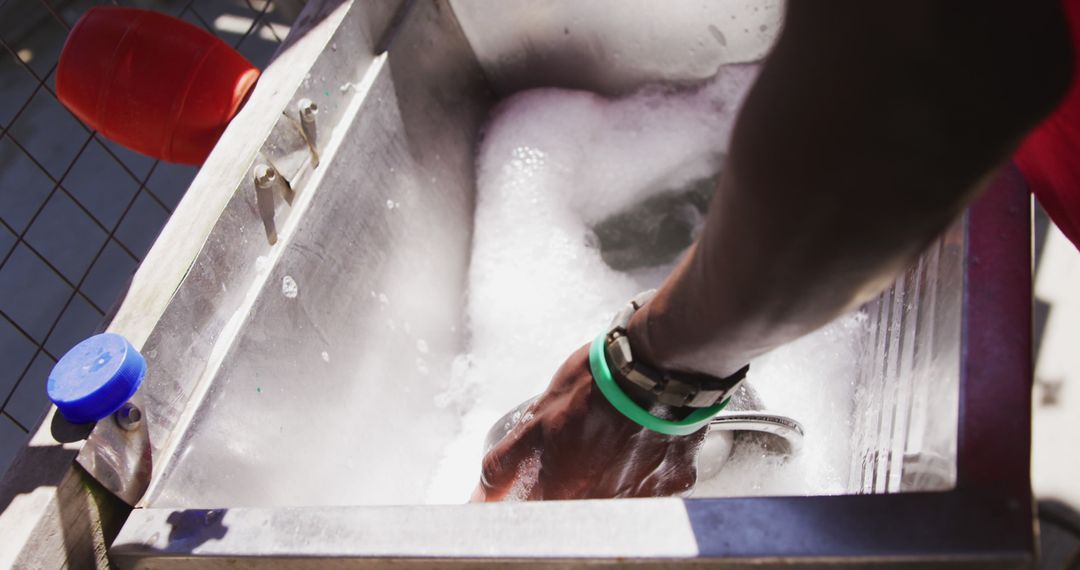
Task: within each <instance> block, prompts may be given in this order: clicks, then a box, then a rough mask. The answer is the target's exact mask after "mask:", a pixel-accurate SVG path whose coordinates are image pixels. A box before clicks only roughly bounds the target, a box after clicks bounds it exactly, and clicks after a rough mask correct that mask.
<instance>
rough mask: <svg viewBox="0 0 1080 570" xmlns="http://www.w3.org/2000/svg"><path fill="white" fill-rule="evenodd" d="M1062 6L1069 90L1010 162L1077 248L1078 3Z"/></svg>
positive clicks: (1079, 228) (1070, 0)
mask: <svg viewBox="0 0 1080 570" xmlns="http://www.w3.org/2000/svg"><path fill="white" fill-rule="evenodd" d="M1063 5H1064V8H1065V14H1066V17H1067V18H1068V20H1069V29H1070V31H1071V32H1072V40H1073V54H1074V62H1073V65H1074V71H1073V82H1072V86H1071V87H1070V88H1069V92H1068V94H1067V95H1066V96H1065V99H1064V100H1063V101H1062V102H1061V105H1060V106H1058V108H1057V109H1056V110H1055V111H1054V113H1053V114H1052V115H1050V116H1049V117H1047V118H1046V120H1044V121H1043V122H1042V123H1040V124H1039V126H1038V127H1037V128H1036V129H1035V130H1034V131H1032V132H1031V134H1029V135H1028V137H1027V138H1026V139H1024V141H1023V143H1021V145H1020V148H1019V150H1017V151H1016V155H1015V156H1014V157H1013V158H1014V160H1015V161H1016V165H1017V166H1018V167H1019V168H1020V171H1021V172H1023V173H1024V177H1025V178H1026V179H1027V181H1028V185H1029V186H1030V187H1031V191H1032V192H1034V193H1035V197H1036V198H1038V199H1039V203H1041V204H1042V206H1043V208H1045V209H1046V213H1047V214H1049V215H1050V219H1052V220H1054V223H1055V224H1057V226H1058V228H1060V229H1061V232H1062V233H1063V234H1065V236H1066V237H1068V238H1069V239H1070V240H1072V242H1073V244H1074V245H1076V247H1077V248H1080V0H1065V1H1064V2H1063Z"/></svg>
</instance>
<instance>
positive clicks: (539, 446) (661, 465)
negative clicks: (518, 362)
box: [472, 346, 707, 502]
mask: <svg viewBox="0 0 1080 570" xmlns="http://www.w3.org/2000/svg"><path fill="white" fill-rule="evenodd" d="M706 431H707V430H706V429H705V428H703V429H701V430H699V431H697V432H695V433H693V434H691V435H688V436H670V435H664V434H661V433H657V432H654V431H651V430H648V429H645V428H643V427H641V426H639V425H638V424H636V423H634V422H632V421H630V420H629V419H627V418H626V417H625V416H623V415H622V414H621V413H620V412H619V411H618V410H616V409H615V408H614V407H613V406H612V405H611V404H610V403H609V402H608V401H607V399H606V398H605V397H604V395H603V394H602V393H601V392H600V390H599V388H598V387H597V386H596V383H595V382H593V378H592V373H591V372H590V369H589V354H588V346H586V347H583V348H581V349H579V350H577V351H576V352H574V353H573V354H572V355H571V356H570V358H569V359H567V361H566V362H565V363H564V364H563V365H562V367H560V368H559V370H558V372H556V373H555V376H554V378H553V379H552V381H551V384H550V385H549V386H548V388H547V389H546V390H545V391H544V392H543V393H542V394H540V396H539V397H537V398H536V400H535V401H534V402H533V403H532V404H531V405H530V406H529V407H528V409H527V411H526V412H525V414H524V415H523V417H522V419H521V421H519V422H518V423H517V425H515V426H514V427H512V428H511V429H510V431H509V432H508V433H507V434H506V436H504V437H503V439H502V440H500V441H499V442H498V443H496V444H495V445H494V446H493V447H492V448H491V450H490V451H488V453H487V454H486V455H485V457H484V460H483V465H482V472H481V477H480V484H479V486H478V487H477V489H476V491H474V492H473V497H472V500H473V501H489V502H490V501H502V500H530V501H532V500H554V499H599V498H616V497H659V496H669V495H679V494H683V493H686V492H688V491H690V489H692V488H693V486H694V483H695V482H696V480H697V469H696V466H695V458H696V455H697V452H698V449H699V448H700V446H701V443H702V440H703V438H704V436H705V432H706Z"/></svg>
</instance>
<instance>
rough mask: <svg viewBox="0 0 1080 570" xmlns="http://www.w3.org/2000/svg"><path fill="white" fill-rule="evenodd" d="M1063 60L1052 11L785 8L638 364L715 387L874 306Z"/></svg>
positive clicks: (1041, 6) (1044, 92) (1054, 88)
mask: <svg viewBox="0 0 1080 570" xmlns="http://www.w3.org/2000/svg"><path fill="white" fill-rule="evenodd" d="M1069 54H1070V49H1069V44H1068V36H1067V32H1066V30H1065V28H1064V22H1063V19H1062V16H1061V13H1060V8H1059V7H1058V6H1057V3H1056V2H1030V3H1020V2H995V3H979V4H976V5H971V4H969V3H965V2H938V1H932V0H930V1H921V2H919V1H917V2H904V3H900V4H881V3H866V2H860V1H858V0H855V1H842V2H835V1H834V2H817V1H813V2H807V1H805V0H792V1H791V2H790V3H789V8H788V18H787V27H786V29H785V30H784V33H783V37H782V38H781V40H780V42H779V44H778V45H777V46H776V49H775V51H774V52H773V54H772V55H771V56H770V58H769V61H768V63H767V64H766V65H765V67H764V69H763V70H762V73H761V76H760V78H759V80H758V82H757V84H756V85H755V86H754V88H753V90H752V91H751V93H750V95H749V96H748V98H747V102H746V105H745V107H744V109H743V111H742V114H741V115H740V117H739V122H738V124H737V126H736V129H735V133H734V138H733V140H732V145H731V149H732V152H731V156H730V158H729V161H728V169H727V171H725V172H724V175H723V178H722V181H721V187H720V188H719V190H718V192H717V195H716V198H715V199H714V202H713V205H712V208H711V210H710V212H709V218H708V222H707V224H706V229H705V234H704V236H703V238H702V239H701V240H700V242H699V243H698V244H697V245H696V247H695V249H694V251H693V252H692V254H691V255H689V256H687V259H686V261H685V262H684V264H683V265H682V266H681V267H679V268H678V270H677V271H676V272H675V273H674V274H673V275H672V276H671V277H670V278H669V279H668V280H667V281H666V282H665V284H664V286H663V287H662V288H661V290H660V291H659V293H658V296H657V297H656V299H655V300H654V301H653V302H652V303H650V304H649V305H648V306H647V307H646V309H645V310H643V311H641V312H639V313H637V314H636V315H635V319H634V321H633V322H632V324H631V330H630V333H631V340H632V344H633V346H634V347H635V352H637V351H639V350H640V352H641V354H642V355H643V356H645V357H646V358H647V359H648V360H651V361H652V362H653V363H654V364H656V365H660V366H662V367H669V368H677V369H686V370H697V371H705V372H710V373H712V374H717V375H727V374H730V373H731V372H734V371H735V370H737V369H738V368H739V367H741V366H742V365H743V364H745V363H746V362H748V361H749V360H750V359H751V358H753V357H754V356H757V355H759V354H761V353H763V352H765V351H768V350H770V349H772V348H774V347H776V346H778V345H780V344H783V343H785V342H788V341H790V340H792V339H795V338H798V337H799V336H802V335H804V334H806V333H808V332H810V331H812V330H814V329H816V328H818V327H820V326H822V325H824V324H825V323H827V322H828V321H829V320H831V319H833V318H835V317H836V316H838V315H840V314H841V313H843V312H845V311H847V310H849V309H851V308H853V307H855V306H857V305H858V304H859V303H862V302H864V301H866V300H867V299H868V298H870V297H871V296H873V295H875V294H877V293H878V292H880V291H881V290H882V289H883V288H884V287H885V286H887V285H888V284H889V283H891V281H892V280H893V279H894V278H895V276H896V274H897V273H898V272H899V271H901V270H902V269H903V268H904V267H906V266H907V265H908V264H910V263H911V261H912V260H913V259H914V258H915V257H916V256H917V255H918V254H919V253H920V252H921V251H922V250H923V249H924V248H925V247H926V245H928V243H929V242H930V241H931V240H933V239H934V238H935V237H936V236H937V235H938V234H939V233H940V232H941V231H942V230H943V229H944V228H945V226H947V225H948V224H949V222H950V221H951V220H953V219H954V218H955V216H956V215H957V214H958V213H959V212H960V210H961V209H962V208H963V207H964V206H965V205H966V204H967V203H968V202H969V201H970V200H971V199H972V198H973V197H974V196H975V195H977V194H978V192H979V190H980V189H981V188H982V187H983V186H984V185H985V184H986V182H987V181H988V178H989V177H990V176H991V174H992V172H993V170H994V168H995V166H996V165H997V164H999V163H1000V162H1002V161H1003V160H1005V159H1006V158H1007V157H1008V156H1009V154H1010V153H1011V151H1012V150H1013V148H1014V147H1015V145H1016V144H1017V143H1018V142H1019V139H1020V137H1021V135H1022V134H1023V133H1024V132H1025V131H1027V130H1028V129H1030V128H1031V127H1032V126H1034V125H1035V123H1036V121H1037V120H1038V119H1039V118H1040V117H1041V116H1043V115H1045V114H1046V113H1049V112H1050V110H1051V109H1052V107H1053V105H1054V103H1055V102H1056V100H1057V98H1058V97H1060V96H1061V94H1063V93H1064V90H1065V88H1066V87H1067V82H1068V78H1069V70H1070V60H1069ZM639 347H640V348H639Z"/></svg>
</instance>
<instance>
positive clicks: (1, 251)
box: [0, 225, 19, 259]
mask: <svg viewBox="0 0 1080 570" xmlns="http://www.w3.org/2000/svg"><path fill="white" fill-rule="evenodd" d="M17 241H19V238H18V236H16V235H15V234H13V233H11V231H10V230H8V229H7V227H6V226H4V225H0V259H4V258H5V257H7V254H8V252H9V251H11V248H13V247H15V242H17Z"/></svg>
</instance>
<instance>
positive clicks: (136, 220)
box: [116, 192, 169, 259]
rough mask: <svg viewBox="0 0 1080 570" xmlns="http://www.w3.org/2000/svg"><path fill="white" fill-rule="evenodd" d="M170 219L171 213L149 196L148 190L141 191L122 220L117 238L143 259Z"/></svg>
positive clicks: (117, 231)
mask: <svg viewBox="0 0 1080 570" xmlns="http://www.w3.org/2000/svg"><path fill="white" fill-rule="evenodd" d="M168 219H169V213H168V212H166V211H165V209H164V208H162V207H161V205H160V204H158V203H157V202H155V201H154V199H153V198H151V197H149V196H147V195H146V192H140V193H139V197H138V198H136V199H135V204H134V205H133V206H132V207H131V210H129V211H128V213H127V215H126V216H124V220H123V221H121V222H120V227H119V228H117V230H116V239H118V240H120V243H122V244H124V245H126V246H127V248H128V249H130V250H131V252H132V253H134V254H135V255H137V256H139V259H142V258H144V257H146V252H148V251H150V246H152V245H154V240H155V239H157V236H158V234H159V233H161V228H162V226H164V225H165V222H166V221H167V220H168Z"/></svg>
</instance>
